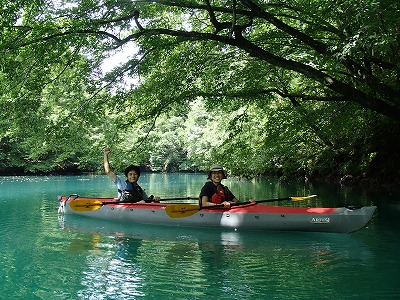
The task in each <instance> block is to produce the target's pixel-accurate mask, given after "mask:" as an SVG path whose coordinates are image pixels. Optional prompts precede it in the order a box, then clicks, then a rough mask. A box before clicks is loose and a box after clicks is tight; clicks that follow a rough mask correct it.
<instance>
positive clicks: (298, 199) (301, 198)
mask: <svg viewBox="0 0 400 300" xmlns="http://www.w3.org/2000/svg"><path fill="white" fill-rule="evenodd" d="M314 197H317V195H310V196H305V197H290V200H292V201H303V200H306V199H308V198H314Z"/></svg>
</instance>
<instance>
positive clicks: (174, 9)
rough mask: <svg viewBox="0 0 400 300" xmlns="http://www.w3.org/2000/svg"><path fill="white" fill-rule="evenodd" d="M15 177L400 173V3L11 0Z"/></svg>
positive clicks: (2, 125) (9, 150) (3, 160)
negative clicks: (106, 157)
mask: <svg viewBox="0 0 400 300" xmlns="http://www.w3.org/2000/svg"><path fill="white" fill-rule="evenodd" d="M0 14H1V20H0V30H1V32H0V51H1V55H0V129H1V130H0V174H3V175H11V174H70V173H79V172H99V171H101V170H102V157H103V154H102V149H103V147H105V146H109V147H111V148H112V150H113V151H112V153H111V155H110V158H111V164H112V165H113V168H115V169H116V170H122V169H123V167H124V166H126V165H127V164H128V163H135V164H138V165H140V166H141V167H142V168H144V169H146V170H149V171H163V172H178V171H202V170H206V169H207V168H208V166H209V165H210V164H212V163H216V162H218V163H221V164H223V165H224V166H225V167H226V169H227V170H228V171H229V173H230V174H231V175H236V176H245V177H252V176H257V175H260V174H274V175H279V176H280V177H281V178H282V179H288V178H293V177H304V176H306V177H307V178H309V179H312V178H329V179H331V180H336V179H338V178H344V176H346V177H345V178H352V179H353V180H355V181H357V182H359V181H366V182H371V183H375V184H395V183H399V182H400V181H399V178H400V171H399V170H400V155H399V153H400V146H399V144H400V143H399V142H398V141H399V140H400V126H399V124H400V72H399V71H400V2H399V1H392V0H312V1H310V0H289V1H280V0H277V1H269V0H254V1H252V0H231V1H220V0H215V1H211V0H174V1H171V0H151V1H147V0H141V1H131V0H102V1H100V0H80V1H78V0H76V1H73V0H71V1H53V0H15V1H12V2H11V1H8V0H7V1H5V0H0Z"/></svg>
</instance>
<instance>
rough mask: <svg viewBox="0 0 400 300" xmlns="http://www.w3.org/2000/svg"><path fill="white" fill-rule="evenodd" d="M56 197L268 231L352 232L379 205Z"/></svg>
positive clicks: (156, 219) (128, 212)
mask: <svg viewBox="0 0 400 300" xmlns="http://www.w3.org/2000/svg"><path fill="white" fill-rule="evenodd" d="M304 198H307V197H304ZM185 199H191V198H185ZM288 199H289V198H288ZM58 200H59V203H60V206H59V213H63V214H75V215H82V216H86V217H91V218H97V219H103V220H111V221H121V222H130V223H142V224H157V225H170V226H185V227H219V228H231V229H235V230H265V231H267V230H275V231H278V230H279V231H311V232H337V233H349V232H354V231H357V230H359V229H361V228H363V227H364V226H365V225H366V224H367V223H368V222H369V221H370V220H371V218H372V216H373V214H374V212H375V210H376V206H362V207H338V208H323V207H315V208H308V207H287V206H273V205H263V204H260V203H257V202H246V203H243V204H240V205H235V206H232V207H230V208H224V207H215V208H214V207H212V208H200V207H199V206H198V205H193V204H186V203H184V204H182V203H124V202H117V201H116V199H115V198H89V197H79V196H77V195H74V196H60V197H59V199H58Z"/></svg>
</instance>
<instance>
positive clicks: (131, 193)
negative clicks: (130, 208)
mask: <svg viewBox="0 0 400 300" xmlns="http://www.w3.org/2000/svg"><path fill="white" fill-rule="evenodd" d="M118 191H119V192H120V193H121V198H120V201H121V202H138V201H140V200H144V199H143V190H142V188H141V187H140V186H139V185H137V184H135V185H132V183H130V182H129V181H126V189H125V190H123V191H121V190H118Z"/></svg>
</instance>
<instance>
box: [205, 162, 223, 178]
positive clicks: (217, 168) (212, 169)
mask: <svg viewBox="0 0 400 300" xmlns="http://www.w3.org/2000/svg"><path fill="white" fill-rule="evenodd" d="M218 171H222V174H223V177H222V179H225V178H226V171H225V170H224V168H223V167H222V166H221V165H212V166H211V167H210V170H209V171H208V179H211V172H218Z"/></svg>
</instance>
